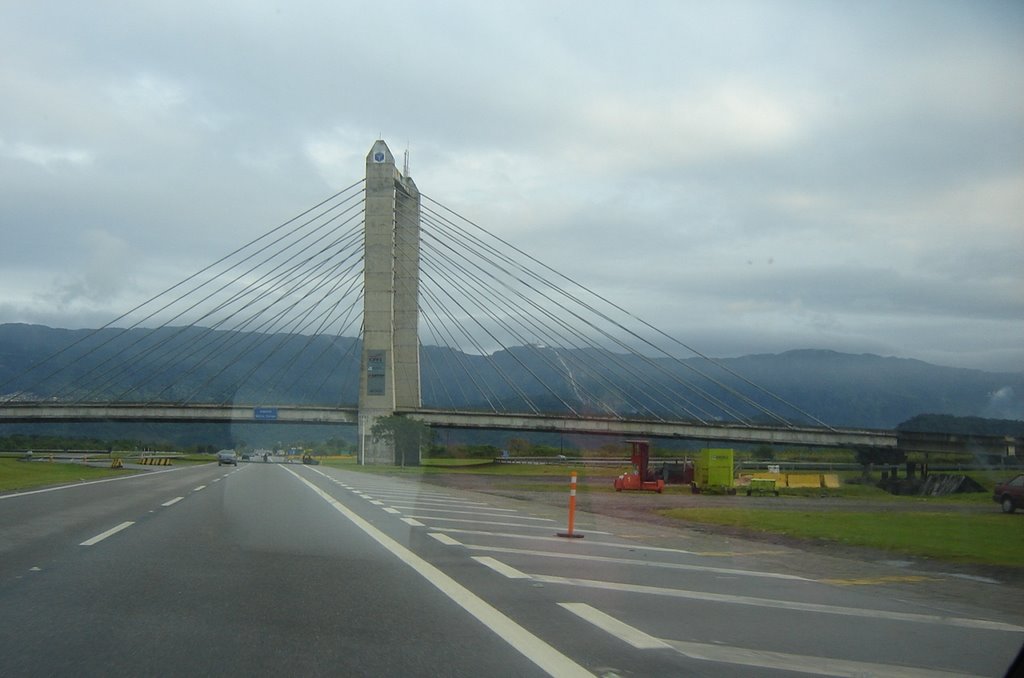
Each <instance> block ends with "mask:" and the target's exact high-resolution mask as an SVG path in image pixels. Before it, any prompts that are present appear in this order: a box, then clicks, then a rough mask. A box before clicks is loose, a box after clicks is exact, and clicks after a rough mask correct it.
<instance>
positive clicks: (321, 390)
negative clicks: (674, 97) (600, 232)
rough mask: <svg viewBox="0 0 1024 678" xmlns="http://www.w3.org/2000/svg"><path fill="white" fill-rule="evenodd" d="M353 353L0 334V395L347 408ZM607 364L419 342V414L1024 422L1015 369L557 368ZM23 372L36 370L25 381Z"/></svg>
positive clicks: (219, 339)
mask: <svg viewBox="0 0 1024 678" xmlns="http://www.w3.org/2000/svg"><path fill="white" fill-rule="evenodd" d="M200 349H202V350H200ZM360 350H361V346H360V340H359V339H358V338H347V337H323V336H316V337H307V336H295V335H285V334H280V335H278V334H260V333H255V332H252V333H245V332H222V331H215V330H208V329H205V328H197V327H182V328H173V327H165V328H161V329H157V330H144V329H132V330H119V329H115V328H107V329H103V330H99V331H94V330H66V329H56V328H50V327H45V326H41V325H26V324H0V397H10V396H11V395H14V394H17V397H18V398H19V399H31V400H40V399H44V400H45V399H57V400H76V399H83V400H103V399H110V398H114V399H118V400H129V401H137V402H145V401H148V400H164V401H174V402H236V403H245V404H277V405H286V404H301V403H316V404H354V403H355V402H356V394H357V391H358V375H359V360H360ZM125 356H128V357H129V358H130V359H129V360H123V358H124V357H125ZM608 357H609V356H608V355H606V354H597V353H596V352H593V351H590V352H589V353H588V350H587V349H582V350H569V349H556V348H548V347H536V346H517V347H512V348H509V349H507V350H502V351H497V352H495V353H492V354H490V355H488V356H484V355H476V354H468V353H463V352H460V351H456V350H454V349H450V348H445V347H436V346H425V347H423V348H422V349H421V383H422V386H421V388H422V393H423V401H424V406H425V407H438V408H445V407H451V408H459V409H492V408H493V407H495V406H496V405H500V408H499V409H500V410H507V411H528V410H529V409H531V407H533V408H537V409H539V410H541V411H545V412H556V411H567V410H566V408H567V407H572V408H573V409H575V410H576V411H577V412H581V413H584V412H586V413H595V414H600V413H602V412H604V411H606V410H607V409H608V408H611V409H613V410H614V411H615V412H617V413H620V414H623V415H626V416H628V415H631V414H642V412H641V410H646V411H649V412H655V413H659V414H662V413H664V414H668V415H670V416H672V414H673V413H672V412H669V411H667V410H666V409H665V408H666V407H667V406H666V405H665V404H664V402H662V401H661V399H659V398H657V397H655V394H656V393H657V392H661V391H665V392H667V391H671V390H672V389H673V388H674V386H673V383H674V382H675V380H677V379H678V378H680V376H681V375H692V373H693V371H694V370H700V371H701V374H703V375H706V377H707V378H709V379H710V381H709V382H708V384H709V385H708V386H707V387H706V389H707V391H708V392H709V394H710V395H712V396H718V395H722V394H725V393H726V392H727V391H729V390H730V389H733V388H736V389H737V390H743V391H744V392H750V389H748V388H746V385H748V384H749V383H752V384H756V385H758V386H759V387H761V388H762V389H763V390H755V391H753V393H752V395H751V396H750V402H743V403H741V404H739V405H737V406H736V407H737V409H738V410H740V411H741V412H742V413H743V414H744V415H745V416H750V417H751V418H754V419H757V418H758V417H760V416H761V415H760V412H759V409H758V405H763V406H764V407H765V408H767V409H770V410H772V411H779V412H780V413H781V414H783V415H784V416H786V417H787V418H790V419H793V420H795V421H804V422H807V421H813V420H814V419H817V420H820V421H822V422H827V423H828V424H830V425H833V426H849V427H866V428H883V429H891V428H895V427H896V426H897V425H899V424H900V423H901V422H904V421H906V420H908V419H910V418H912V417H914V416H915V415H920V414H925V413H929V414H944V415H953V416H959V417H969V416H970V417H989V418H1000V419H1013V420H1022V419H1024V373H1014V372H1002V373H1000V372H986V371H981V370H973V369H962V368H952V367H943V366H939V365H932V364H929V363H925V362H922V361H919V360H912V359H905V358H892V357H883V356H878V355H871V354H860V355H855V354H848V353H838V352H835V351H827V350H814V349H802V350H792V351H787V352H784V353H779V354H758V355H748V356H743V357H738V358H722V359H718V360H716V361H715V362H714V363H710V364H709V363H707V362H705V361H702V360H698V359H687V360H682V361H673V360H668V359H664V358H662V359H658V360H654V359H641V358H639V357H636V356H624V355H620V356H617V357H615V360H618V361H621V362H622V363H623V364H624V365H625V364H629V365H630V369H632V370H633V374H635V375H637V377H638V379H639V380H638V381H636V382H635V383H632V384H629V385H627V386H625V387H623V388H622V389H612V388H610V387H609V386H608V385H607V384H605V383H603V382H602V381H601V380H599V379H594V378H592V377H589V376H588V375H587V374H585V373H582V372H581V371H580V370H576V372H575V373H574V372H573V371H571V370H570V371H568V372H564V371H560V370H557V369H554V368H553V365H557V364H559V363H562V364H572V365H585V364H587V361H591V362H593V361H601V360H607V359H608ZM33 365H39V367H37V368H35V369H33V370H31V371H29V372H27V373H26V369H28V368H29V367H31V366H33ZM783 401H785V402H786V403H789V404H791V405H792V406H794V407H793V408H790V407H789V406H787V405H783V404H781V403H782V402H783ZM675 418H679V417H678V416H676V417H675Z"/></svg>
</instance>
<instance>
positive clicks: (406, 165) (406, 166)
mask: <svg viewBox="0 0 1024 678" xmlns="http://www.w3.org/2000/svg"><path fill="white" fill-rule="evenodd" d="M402 176H406V177H407V176H409V147H408V146H406V147H405V162H404V163H402Z"/></svg>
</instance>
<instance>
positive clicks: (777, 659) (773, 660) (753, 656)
mask: <svg viewBox="0 0 1024 678" xmlns="http://www.w3.org/2000/svg"><path fill="white" fill-rule="evenodd" d="M559 605H560V606H561V607H563V608H565V609H566V610H569V611H570V612H572V613H573V614H575V615H576V616H577V617H579V618H580V619H583V620H585V621H588V622H590V623H591V624H593V625H594V626H596V627H598V628H599V629H601V630H602V631H605V632H607V633H608V634H610V635H612V636H615V637H616V638H618V639H620V640H623V641H625V642H626V643H629V644H630V645H632V646H633V647H635V648H637V649H638V650H661V649H672V650H675V651H676V652H678V653H680V654H682V655H684V656H687V657H689V658H691V659H699V660H702V661H711V662H718V663H721V664H738V665H740V666H751V667H755V668H758V669H776V670H779V671H794V672H797V673H811V674H814V675H816V676H851V677H853V676H885V677H886V678H926V677H931V678H940V677H943V678H952V677H953V676H962V675H964V674H959V673H949V672H946V671H939V670H936V669H916V668H912V667H908V666H896V665H892V664H875V663H871V662H858V661H850V660H846V659H837V658H835V657H813V656H808V655H798V654H789V653H785V652H771V651H765V650H752V649H749V648H745V647H733V646H729V645H713V644H710V643H693V642H687V641H682V640H667V639H666V640H662V639H660V638H655V637H654V636H652V635H650V634H647V633H645V632H643V631H641V630H640V629H638V628H635V627H633V626H630V625H629V624H627V623H625V622H623V621H620V620H618V619H616V618H615V617H612V616H611V615H608V614H605V613H604V612H601V611H600V610H598V609H596V608H593V607H591V606H590V605H587V604H586V603H559Z"/></svg>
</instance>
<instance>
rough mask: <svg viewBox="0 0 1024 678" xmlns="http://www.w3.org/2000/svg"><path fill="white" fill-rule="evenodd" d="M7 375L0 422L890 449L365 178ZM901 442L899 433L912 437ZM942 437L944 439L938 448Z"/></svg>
mask: <svg viewBox="0 0 1024 678" xmlns="http://www.w3.org/2000/svg"><path fill="white" fill-rule="evenodd" d="M49 348H51V349H52V350H51V351H50V352H48V353H46V356H45V358H43V359H41V360H38V361H34V362H33V363H32V364H28V365H24V366H19V368H20V369H19V370H17V371H16V372H15V374H14V376H12V377H10V378H8V379H7V380H6V381H5V382H3V383H0V394H2V395H0V423H2V422H16V421H18V422H24V421H90V420H113V421H174V422H197V421H234V422H242V421H245V422H252V421H256V422H266V423H270V422H277V423H336V424H350V425H352V424H354V425H356V426H358V429H359V441H360V461H361V462H362V463H394V462H395V451H394V449H392V448H391V447H389V446H388V444H387V443H384V442H382V441H379V440H375V439H374V438H373V437H372V436H371V435H370V429H371V428H372V426H373V423H374V422H375V421H377V420H379V419H380V418H381V417H386V416H390V415H393V414H401V415H404V416H409V417H414V418H418V419H420V420H422V421H424V422H426V423H428V424H429V425H431V426H436V427H446V426H449V427H461V428H485V429H507V430H531V431H560V432H566V433H573V432H579V433H599V434H611V435H628V436H665V437H680V438H693V439H699V440H707V441H733V442H742V443H772V444H774V443H779V444H791V445H811V446H845V447H857V448H874V449H890V450H896V449H899V448H901V447H905V446H906V445H905V440H904V441H903V443H904V444H901V439H900V438H899V436H897V434H896V433H895V432H887V431H868V430H855V429H841V428H837V427H834V426H830V425H829V424H828V423H826V422H823V421H821V420H819V419H818V418H816V417H815V416H814V415H813V414H811V413H809V412H807V411H805V410H804V409H801V408H800V407H797V406H796V405H795V404H793V403H791V402H788V401H787V400H786V399H784V398H782V397H781V396H779V395H777V394H775V393H773V392H771V391H769V390H767V389H765V388H763V387H761V386H759V385H758V384H756V383H754V382H753V381H751V380H749V379H747V378H745V377H744V376H743V375H741V374H738V373H736V372H735V371H733V370H732V369H730V368H729V367H728V366H727V365H725V364H724V363H722V362H721V361H717V360H715V359H712V358H710V357H708V356H706V355H704V354H703V353H701V352H699V351H697V350H696V349H694V348H692V347H690V346H688V345H687V344H685V343H683V342H681V341H680V340H678V339H676V338H674V337H671V336H669V335H668V334H666V333H665V332H662V331H661V330H659V329H658V328H656V327H655V326H653V325H652V324H650V323H648V322H646V321H644V320H642V319H640V318H638V317H636V316H634V315H633V314H631V313H630V312H629V311H628V310H626V309H624V308H622V307H621V306H619V305H617V304H615V303H613V302H611V301H609V300H608V299H606V298H605V297H603V296H601V295H600V294H597V293H595V292H594V291H592V290H590V289H588V288H587V287H586V286H585V285H583V284H582V283H581V282H579V281H576V280H573V279H570V278H568V277H566V276H564V275H561V274H560V273H558V272H557V271H555V270H553V269H551V268H549V267H548V266H546V265H544V264H543V263H542V262H540V261H539V260H537V259H535V258H534V257H532V256H530V255H529V254H527V253H526V252H524V251H522V250H521V249H519V248H518V247H516V246H515V245H513V244H512V243H509V242H507V241H505V240H503V239H502V238H500V237H498V236H496V235H494V234H492V233H490V232H488V231H487V230H485V229H484V228H482V227H481V226H479V225H477V224H475V223H473V222H472V221H470V220H468V219H466V218H464V217H462V216H460V215H459V214H457V213H456V212H455V211H453V210H451V209H449V208H447V207H445V206H444V205H443V204H442V203H440V202H438V201H436V200H434V199H432V198H430V197H429V196H427V195H423V194H421V193H420V192H419V190H418V188H417V186H416V184H415V182H414V181H413V180H412V178H411V176H409V172H408V167H407V166H406V167H405V168H404V171H399V169H398V168H397V166H396V163H395V159H394V157H393V156H392V154H391V151H390V150H389V149H388V147H387V145H386V144H385V143H384V142H383V141H377V142H376V143H375V144H374V145H373V147H372V148H371V150H370V153H369V154H368V155H367V159H366V176H365V179H362V180H360V181H357V182H355V183H353V184H351V185H350V186H347V187H345V188H344V189H342V190H340V191H338V192H337V193H336V194H334V195H333V196H331V197H329V198H327V199H326V200H324V201H323V202H321V203H319V204H317V205H315V206H314V207H312V208H310V209H308V210H306V211H305V212H303V213H301V214H300V215H298V216H296V217H295V218H293V219H291V220H289V221H287V222H285V223H283V224H281V225H279V226H277V227H276V228H273V229H271V230H270V231H268V232H266V233H263V234H262V235H260V236H259V237H257V238H256V239H254V240H252V241H251V242H249V243H246V244H245V245H243V246H242V247H240V248H238V249H237V250H235V251H234V252H231V253H229V254H227V255H225V256H223V257H221V258H219V259H217V260H216V261H214V262H213V263H211V264H210V265H209V266H207V267H205V268H203V269H202V270H200V271H197V272H196V273H194V274H192V275H190V276H189V277H187V278H185V279H184V280H182V281H181V282H179V283H177V284H175V285H173V286H171V287H169V288H167V289H166V290H164V291H162V292H161V293H159V294H157V295H155V296H154V297H152V298H151V299H149V300H147V301H145V302H143V303H141V304H139V305H138V306H136V307H135V308H133V309H131V310H129V311H128V312H126V313H124V314H123V315H121V316H119V317H118V318H116V319H114V320H112V321H111V322H110V323H108V324H107V325H105V326H104V327H102V328H100V329H98V330H89V331H85V330H82V331H69V332H68V333H67V338H66V341H65V342H63V343H62V344H60V345H54V346H52V347H49ZM904 438H905V436H904ZM945 446H946V443H941V444H940V443H935V445H934V447H935V449H940V448H944V447H945Z"/></svg>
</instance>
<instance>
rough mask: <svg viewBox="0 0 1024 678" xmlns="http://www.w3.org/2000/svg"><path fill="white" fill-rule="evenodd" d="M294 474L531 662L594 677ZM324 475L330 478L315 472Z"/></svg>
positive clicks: (566, 673)
mask: <svg viewBox="0 0 1024 678" xmlns="http://www.w3.org/2000/svg"><path fill="white" fill-rule="evenodd" d="M282 468H284V470H286V471H287V472H288V473H290V474H292V475H293V476H295V478H297V479H298V480H299V481H300V482H302V483H303V484H305V485H306V486H307V487H308V488H309V489H311V490H312V491H313V492H315V493H316V494H317V495H318V496H319V497H320V498H321V499H323V500H324V501H325V502H327V503H328V504H329V505H330V506H331V507H333V508H334V509H335V510H336V511H338V513H340V514H342V515H343V516H345V517H346V518H348V519H349V520H350V521H351V522H352V523H353V524H354V525H355V526H356V527H358V528H359V529H360V530H362V531H363V532H365V533H366V534H367V535H369V536H370V538H371V539H373V540H374V541H376V542H377V543H378V544H380V545H381V546H383V547H384V548H385V549H387V550H388V551H389V552H391V554H392V555H394V556H395V557H396V558H398V559H399V560H401V561H402V562H403V563H405V564H406V565H408V566H409V567H411V568H412V569H413V570H415V571H416V573H417V574H419V575H420V576H421V577H423V578H424V579H426V580H427V581H428V582H430V584H432V585H433V586H434V587H436V588H437V589H438V590H439V591H441V592H442V593H444V594H445V595H446V596H448V597H449V598H450V599H451V600H452V601H453V602H454V603H455V604H457V605H458V606H459V607H461V608H462V609H464V610H465V611H466V612H468V613H470V614H471V615H473V616H474V617H476V619H477V620H478V621H480V623H482V624H483V625H484V626H486V627H487V628H489V629H490V630H491V631H493V632H494V633H495V635H497V636H498V637H499V638H501V639H502V640H504V641H505V642H506V643H508V644H509V645H510V646H511V647H513V648H514V649H516V650H517V651H518V652H520V653H521V654H522V655H523V656H525V657H526V658H527V659H529V660H530V661H532V662H533V663H534V664H536V665H537V666H539V667H540V668H541V669H543V670H544V671H546V672H547V673H548V674H549V675H551V676H592V675H593V674H591V673H590V672H589V671H587V670H586V669H584V668H583V667H582V666H580V665H579V664H577V663H576V662H574V661H573V660H572V659H570V658H569V657H567V656H565V655H564V654H562V653H561V652H559V651H558V650H556V649H555V648H553V647H552V646H551V645H548V644H547V643H546V642H544V641H543V640H541V639H540V638H538V637H537V636H535V635H533V634H532V633H530V632H529V631H527V630H526V629H525V628H523V627H522V626H520V625H519V624H517V623H516V622H515V621H513V620H512V619H511V618H509V617H507V616H505V615H504V614H503V613H502V612H500V611H499V610H497V609H495V608H494V607H492V606H491V605H490V604H489V603H487V602H486V601H484V600H483V599H482V598H480V597H479V596H477V595H476V594H475V593H473V592H472V591H470V590H469V589H467V588H466V587H464V586H463V585H462V584H459V583H458V582H457V581H455V580H454V579H452V578H451V577H449V576H448V575H447V574H445V573H444V572H442V571H441V570H439V569H437V568H436V567H435V566H433V565H431V564H430V563H428V562H427V561H425V560H423V559H422V558H420V557H419V556H418V555H416V554H415V553H413V552H412V551H410V550H409V549H407V548H406V547H404V546H402V545H401V544H399V543H398V542H397V541H395V540H394V539H392V538H391V537H389V536H387V535H386V534H384V533H383V532H381V531H380V530H378V529H377V528H376V527H374V526H373V525H371V524H370V523H368V522H367V521H365V520H363V519H362V518H360V517H359V516H358V515H357V514H356V513H355V512H353V511H352V510H351V509H349V508H348V507H347V506H345V505H344V504H342V503H341V502H339V501H338V500H337V499H335V498H334V497H332V496H331V495H329V494H327V493H326V492H324V491H323V490H321V489H320V488H319V487H317V486H316V485H314V484H313V483H311V482H310V481H308V480H306V479H305V478H303V477H302V476H300V475H299V474H298V473H296V472H295V471H292V470H291V469H289V468H287V467H282ZM313 470H314V471H315V472H317V473H320V475H322V476H324V477H327V476H326V474H324V473H322V472H320V471H318V470H316V469H313Z"/></svg>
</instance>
